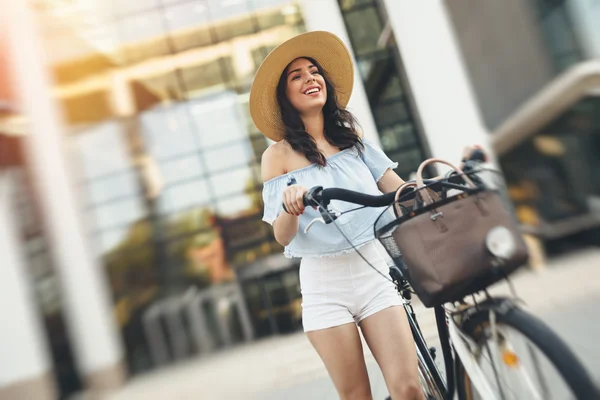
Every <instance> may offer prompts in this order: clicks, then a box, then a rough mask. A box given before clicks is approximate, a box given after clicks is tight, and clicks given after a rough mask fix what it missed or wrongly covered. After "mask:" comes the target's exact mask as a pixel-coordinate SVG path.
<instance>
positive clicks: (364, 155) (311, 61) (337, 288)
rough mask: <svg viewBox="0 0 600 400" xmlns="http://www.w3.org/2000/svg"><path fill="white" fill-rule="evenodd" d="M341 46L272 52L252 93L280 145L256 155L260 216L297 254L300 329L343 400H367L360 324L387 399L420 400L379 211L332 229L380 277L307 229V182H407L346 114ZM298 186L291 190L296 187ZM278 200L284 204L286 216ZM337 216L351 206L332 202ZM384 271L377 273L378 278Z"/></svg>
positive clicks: (361, 186) (317, 228) (327, 230)
mask: <svg viewBox="0 0 600 400" xmlns="http://www.w3.org/2000/svg"><path fill="white" fill-rule="evenodd" d="M353 79H354V73H353V65H352V61H351V57H350V55H349V53H348V50H347V48H346V47H345V46H344V44H343V43H342V41H341V40H340V39H339V38H338V37H336V36H335V35H333V34H331V33H328V32H309V33H305V34H301V35H299V36H296V37H294V38H292V39H290V40H288V41H287V42H285V43H283V44H282V45H280V46H279V47H277V48H276V49H275V50H273V51H272V52H271V53H270V54H269V55H268V56H267V58H266V59H265V61H264V62H263V64H262V65H261V66H260V68H259V70H258V72H257V74H256V77H255V79H254V82H253V84H252V90H251V92H250V112H251V115H252V119H253V120H254V122H255V124H256V126H257V127H258V129H259V130H260V131H261V132H262V133H263V134H264V135H265V136H267V137H268V138H270V139H272V140H273V141H275V142H276V143H275V144H273V145H272V146H270V147H269V148H268V149H267V150H266V151H265V153H264V154H263V158H262V176H263V180H264V190H263V198H264V203H265V211H264V220H265V221H266V222H268V223H270V224H272V225H273V229H274V234H275V239H276V240H277V241H278V242H279V243H281V244H282V245H283V246H285V254H286V256H288V257H300V258H302V261H301V265H300V285H301V290H302V301H303V302H302V319H303V327H304V331H305V332H306V334H307V336H308V339H309V341H310V342H311V344H312V345H313V346H314V348H315V349H316V351H317V352H318V354H319V356H320V357H321V359H322V360H323V362H324V364H325V367H326V368H327V371H328V372H329V375H330V377H331V379H332V380H333V383H334V385H335V387H336V389H337V391H338V393H339V396H340V398H342V399H371V389H370V385H369V379H368V376H367V369H366V366H365V360H364V357H363V350H362V345H361V340H360V336H359V332H358V328H357V325H358V326H359V327H360V329H361V331H362V333H363V336H364V338H365V340H366V343H367V345H368V346H369V348H370V350H371V352H372V354H373V356H374V357H375V359H376V360H377V363H378V364H379V366H380V368H381V370H382V372H383V376H384V378H385V382H386V385H387V387H388V390H389V392H390V395H391V397H392V399H407V400H408V399H410V400H412V399H419V400H421V399H424V398H425V397H424V395H423V393H422V390H421V388H420V385H419V377H418V372H417V357H416V353H415V346H414V343H413V340H412V335H411V331H410V328H409V326H408V322H407V319H406V315H405V313H404V310H403V308H402V307H396V306H398V305H401V301H400V299H399V297H398V295H397V293H396V291H395V288H394V285H393V284H392V283H391V282H390V281H389V280H387V279H384V277H385V276H388V266H387V263H386V255H385V251H384V250H383V249H382V248H380V247H379V246H380V245H379V244H378V243H377V241H375V240H374V237H373V233H372V231H373V229H372V228H373V223H374V222H375V220H376V218H377V217H378V216H379V214H380V213H381V209H372V208H365V209H361V210H359V211H356V212H352V213H349V214H346V215H343V216H341V217H340V218H339V219H338V220H337V221H336V223H337V224H338V226H339V227H340V228H341V229H342V231H343V232H344V234H345V235H346V236H347V237H348V239H350V241H351V242H352V244H354V245H355V246H356V247H359V248H360V253H361V254H362V255H363V256H364V257H365V258H366V259H367V260H368V261H369V262H370V264H371V265H372V266H374V267H375V268H376V269H377V270H378V271H379V272H380V273H377V272H376V271H374V270H373V268H372V267H371V266H369V265H368V264H367V263H366V262H365V261H364V260H363V259H362V258H361V257H360V256H359V255H358V254H357V252H356V251H354V250H353V248H352V246H351V245H350V244H349V243H348V241H347V240H346V239H345V238H344V236H343V235H341V234H340V233H339V231H338V230H337V229H336V227H335V226H333V225H322V224H316V225H313V227H312V228H311V230H310V231H309V232H308V234H305V233H304V228H305V227H306V226H307V224H308V223H309V222H310V221H312V219H314V218H317V217H319V214H318V212H317V211H316V210H313V209H312V208H308V209H305V208H304V204H303V203H302V195H303V194H304V193H305V192H306V191H307V189H308V188H310V187H312V186H316V185H319V186H324V187H341V188H346V189H350V190H356V191H361V192H364V193H369V194H380V193H381V192H391V191H394V190H396V189H397V188H398V187H399V186H400V185H401V184H402V183H404V181H403V180H402V179H401V178H400V177H399V176H398V175H397V174H396V173H395V172H394V171H393V168H395V167H396V166H397V164H395V163H393V162H392V161H391V160H390V159H389V158H388V157H387V156H386V155H385V154H384V153H383V152H382V151H381V150H380V149H378V148H377V147H375V146H374V145H373V144H372V143H371V142H369V141H368V140H366V139H365V138H363V137H362V136H361V134H360V132H359V130H358V128H357V123H356V121H355V119H354V117H353V115H352V114H351V113H350V112H349V111H347V110H346V109H345V106H346V104H347V103H348V100H349V98H350V94H351V92H352V86H353ZM292 178H294V179H295V182H296V184H290V183H292V182H294V181H293V180H292ZM282 204H285V207H286V208H285V210H287V211H284V209H283V206H282ZM332 206H333V207H334V208H337V209H338V210H347V209H349V208H353V207H355V206H353V205H351V204H345V203H341V202H335V201H334V202H332ZM382 275H383V276H382Z"/></svg>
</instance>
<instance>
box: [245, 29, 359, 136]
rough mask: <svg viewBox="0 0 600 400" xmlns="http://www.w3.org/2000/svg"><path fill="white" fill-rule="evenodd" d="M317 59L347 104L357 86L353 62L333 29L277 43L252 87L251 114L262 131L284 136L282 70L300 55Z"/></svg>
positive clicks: (342, 102)
mask: <svg viewBox="0 0 600 400" xmlns="http://www.w3.org/2000/svg"><path fill="white" fill-rule="evenodd" d="M301 57H309V58H312V59H314V60H316V61H317V62H318V63H319V64H320V65H321V67H322V68H323V70H324V71H325V72H326V73H327V76H328V77H329V78H330V80H331V81H332V83H333V86H334V87H335V89H336V92H337V98H338V102H339V104H340V106H342V107H346V105H347V104H348V100H350V95H351V94H352V87H353V86H354V66H353V65H352V58H351V56H350V52H349V51H348V49H347V48H346V46H345V45H344V43H343V42H342V40H341V39H340V38H339V37H337V36H335V35H334V34H332V33H330V32H325V31H313V32H307V33H303V34H300V35H298V36H295V37H293V38H291V39H289V40H287V41H286V42H284V43H282V44H281V45H279V46H277V47H276V48H275V49H274V50H273V51H271V53H269V55H268V56H267V58H265V60H264V61H263V63H262V64H261V65H260V67H259V69H258V71H257V72H256V76H255V77H254V82H252V89H251V90H250V115H251V116H252V120H253V121H254V123H255V124H256V127H257V128H258V130H259V131H261V132H262V133H263V135H265V136H266V137H268V138H269V139H271V140H274V141H276V142H278V141H280V140H281V139H283V134H284V125H283V121H282V120H281V112H280V110H279V103H278V102H277V84H278V83H279V78H280V77H281V73H282V72H283V70H284V69H285V68H286V67H287V66H288V64H289V63H291V62H292V61H294V60H295V59H297V58H301Z"/></svg>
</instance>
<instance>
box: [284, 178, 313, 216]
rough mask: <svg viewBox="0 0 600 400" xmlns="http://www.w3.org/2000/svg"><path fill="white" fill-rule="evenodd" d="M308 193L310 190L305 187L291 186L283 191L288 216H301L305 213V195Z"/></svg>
mask: <svg viewBox="0 0 600 400" xmlns="http://www.w3.org/2000/svg"><path fill="white" fill-rule="evenodd" d="M306 192H308V189H307V188H305V187H304V186H299V185H291V186H288V187H287V188H286V189H285V190H284V191H283V199H282V201H283V205H284V206H285V209H286V210H287V212H288V214H291V215H295V216H299V215H302V213H304V200H303V196H304V193H306Z"/></svg>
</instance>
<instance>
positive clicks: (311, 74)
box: [284, 58, 327, 115]
mask: <svg viewBox="0 0 600 400" xmlns="http://www.w3.org/2000/svg"><path fill="white" fill-rule="evenodd" d="M284 75H285V79H286V89H285V95H286V97H287V99H288V100H289V102H290V103H291V104H292V106H293V107H294V108H295V109H296V110H297V111H298V112H299V113H300V115H302V114H308V113H311V112H314V111H321V109H322V108H323V106H324V105H325V102H326V101H327V86H326V84H325V79H324V78H323V76H322V75H321V72H320V71H319V69H318V68H317V66H316V65H314V64H313V63H312V62H311V61H310V60H307V59H306V58H297V59H295V60H294V61H292V62H291V63H290V65H288V67H287V68H286V70H285V72H284Z"/></svg>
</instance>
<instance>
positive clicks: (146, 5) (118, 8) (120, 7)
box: [110, 0, 160, 15]
mask: <svg viewBox="0 0 600 400" xmlns="http://www.w3.org/2000/svg"><path fill="white" fill-rule="evenodd" d="M159 1H160V0H143V1H139V0H113V1H112V4H111V6H110V7H111V8H112V9H113V10H114V13H115V14H116V15H125V14H132V13H135V12H140V11H145V10H148V9H151V8H155V7H157V6H158V5H159Z"/></svg>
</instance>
